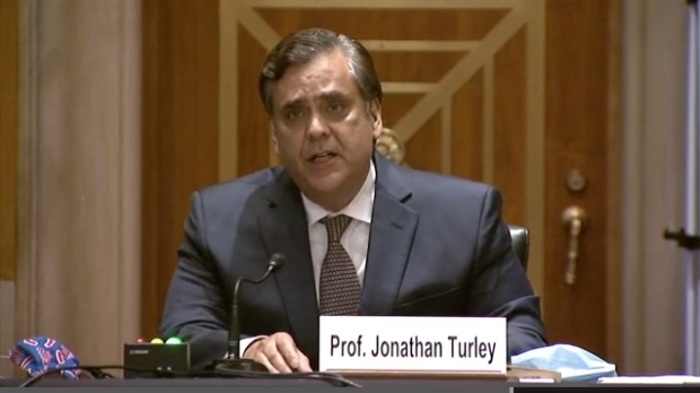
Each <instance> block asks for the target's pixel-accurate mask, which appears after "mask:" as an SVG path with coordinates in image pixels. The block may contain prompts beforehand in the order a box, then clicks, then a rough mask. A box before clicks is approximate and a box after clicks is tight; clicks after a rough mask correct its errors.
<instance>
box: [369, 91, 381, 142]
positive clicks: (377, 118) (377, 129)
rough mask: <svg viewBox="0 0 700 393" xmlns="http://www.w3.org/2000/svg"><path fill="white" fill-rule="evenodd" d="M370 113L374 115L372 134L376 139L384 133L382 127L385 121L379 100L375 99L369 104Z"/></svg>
mask: <svg viewBox="0 0 700 393" xmlns="http://www.w3.org/2000/svg"><path fill="white" fill-rule="evenodd" d="M369 113H370V116H371V117H372V134H373V136H374V140H375V141H376V140H377V138H379V136H380V135H381V134H382V129H383V128H384V122H383V121H382V107H381V105H380V104H379V101H377V100H374V101H373V102H372V103H371V104H370V106H369Z"/></svg>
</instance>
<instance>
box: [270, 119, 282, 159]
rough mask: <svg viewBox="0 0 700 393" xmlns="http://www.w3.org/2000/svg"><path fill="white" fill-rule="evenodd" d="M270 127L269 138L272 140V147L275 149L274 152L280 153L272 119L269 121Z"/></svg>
mask: <svg viewBox="0 0 700 393" xmlns="http://www.w3.org/2000/svg"><path fill="white" fill-rule="evenodd" d="M269 128H270V139H271V140H272V148H273V149H274V150H275V154H280V146H279V143H278V142H277V132H276V131H275V126H274V125H273V124H272V120H270V122H269Z"/></svg>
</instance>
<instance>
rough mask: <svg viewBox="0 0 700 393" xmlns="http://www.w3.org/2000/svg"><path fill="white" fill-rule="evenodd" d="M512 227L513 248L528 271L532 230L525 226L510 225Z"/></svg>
mask: <svg viewBox="0 0 700 393" xmlns="http://www.w3.org/2000/svg"><path fill="white" fill-rule="evenodd" d="M508 229H510V237H511V239H512V241H513V250H514V251H515V254H516V255H517V256H518V259H520V263H522V265H523V268H524V269H525V271H527V257H528V253H529V251H530V232H529V231H528V229H527V228H525V227H520V226H517V225H508Z"/></svg>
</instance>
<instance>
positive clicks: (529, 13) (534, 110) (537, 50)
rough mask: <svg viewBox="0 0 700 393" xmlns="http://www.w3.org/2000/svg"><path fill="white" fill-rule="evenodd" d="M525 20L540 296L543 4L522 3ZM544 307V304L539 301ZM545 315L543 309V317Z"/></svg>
mask: <svg viewBox="0 0 700 393" xmlns="http://www.w3.org/2000/svg"><path fill="white" fill-rule="evenodd" d="M521 7H522V8H523V9H524V12H525V14H526V18H527V32H526V34H527V37H526V41H527V51H526V62H527V65H526V68H527V82H526V83H527V88H526V92H527V99H526V100H525V102H526V105H527V109H526V110H525V113H526V116H527V124H526V135H527V142H526V149H527V161H526V174H527V179H528V181H527V182H526V185H527V186H526V202H525V206H527V219H526V220H527V225H528V228H529V230H530V257H529V260H530V263H529V264H528V276H529V278H530V281H531V283H532V286H533V288H534V290H535V293H537V294H538V295H539V296H541V297H542V298H544V297H545V296H546V294H545V290H544V288H545V285H544V282H545V273H544V266H545V247H546V240H545V236H544V233H545V204H544V201H545V175H546V171H545V86H544V85H545V62H546V59H545V45H546V43H545V36H546V32H545V18H546V7H547V5H546V2H545V1H544V0H530V1H528V2H527V5H526V4H524V3H521ZM542 305H544V302H542ZM544 312H546V310H544V307H543V314H544Z"/></svg>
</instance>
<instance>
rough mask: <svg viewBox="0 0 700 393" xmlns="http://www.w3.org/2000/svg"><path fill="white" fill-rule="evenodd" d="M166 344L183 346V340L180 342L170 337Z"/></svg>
mask: <svg viewBox="0 0 700 393" xmlns="http://www.w3.org/2000/svg"><path fill="white" fill-rule="evenodd" d="M165 343H166V344H182V340H180V339H179V338H177V337H170V338H169V339H167V340H165Z"/></svg>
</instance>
